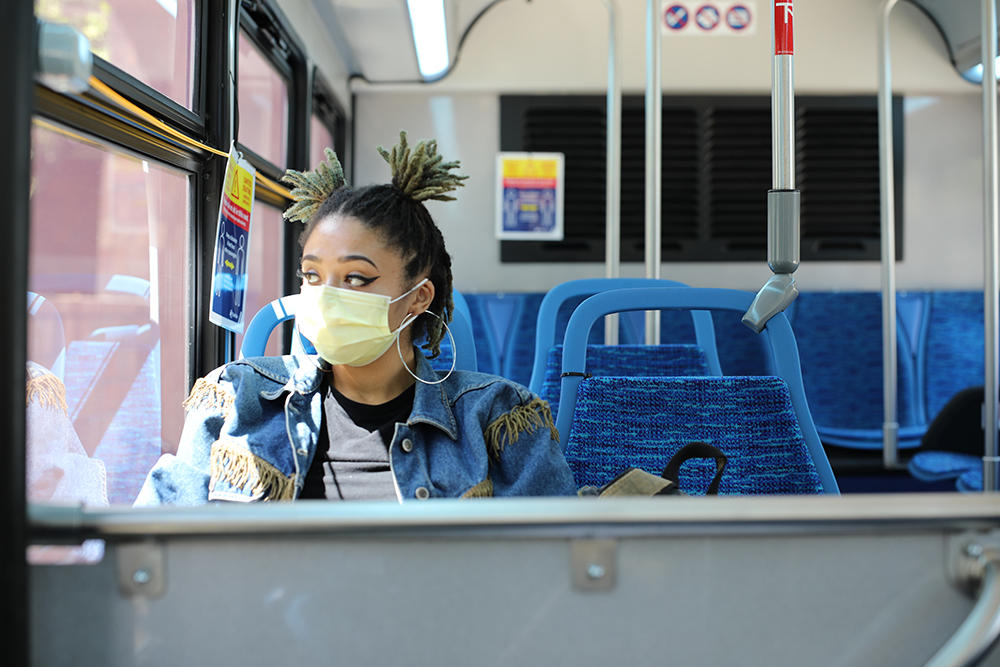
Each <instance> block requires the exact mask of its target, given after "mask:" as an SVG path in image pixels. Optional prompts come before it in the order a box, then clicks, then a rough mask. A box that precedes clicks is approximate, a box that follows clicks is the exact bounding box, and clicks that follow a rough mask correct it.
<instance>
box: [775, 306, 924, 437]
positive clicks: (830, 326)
mask: <svg viewBox="0 0 1000 667" xmlns="http://www.w3.org/2000/svg"><path fill="white" fill-rule="evenodd" d="M923 300H924V297H923V295H912V296H908V295H904V294H900V295H899V296H898V299H897V311H900V312H901V313H903V317H897V350H898V352H897V378H898V381H897V387H898V389H897V421H898V423H899V439H898V445H899V448H900V449H908V448H914V447H916V446H918V445H919V444H920V438H921V436H922V435H923V434H924V432H925V431H926V429H927V424H926V418H925V417H924V410H923V402H922V400H921V399H920V396H919V394H920V391H919V381H918V374H917V370H916V355H915V352H914V348H915V340H914V338H915V336H916V332H917V329H918V327H919V324H916V323H915V322H914V319H915V318H914V317H913V313H914V310H919V309H920V306H921V303H922V301H923ZM789 319H790V321H791V323H792V328H793V329H794V331H795V337H796V340H797V341H798V345H799V358H800V361H801V365H802V382H803V385H804V386H805V390H806V396H807V397H808V398H809V407H810V409H811V411H812V417H813V420H814V421H815V423H816V430H817V431H818V432H819V436H820V439H821V440H822V441H823V442H824V443H827V444H831V445H837V446H840V447H850V448H854V449H881V448H882V438H883V434H882V423H883V421H884V415H883V398H882V394H883V392H882V298H881V294H880V293H878V292H806V293H803V294H800V295H799V298H798V299H797V300H796V308H795V312H794V314H793V315H792V316H790V318H789Z"/></svg>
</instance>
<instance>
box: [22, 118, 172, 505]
mask: <svg viewBox="0 0 1000 667" xmlns="http://www.w3.org/2000/svg"><path fill="white" fill-rule="evenodd" d="M188 207H189V197H188V178H187V176H186V175H185V174H183V173H180V172H177V171H173V170H171V169H168V168H166V167H163V166H160V165H157V164H154V163H151V162H148V161H145V160H141V159H138V158H135V157H133V156H131V155H128V154H125V153H122V152H119V151H117V150H115V149H113V148H112V147H110V146H107V145H104V144H102V143H100V142H98V141H96V140H92V139H89V138H86V137H81V136H75V135H73V134H71V133H70V132H69V131H65V130H63V129H62V128H60V127H57V126H54V125H50V124H48V123H45V122H43V121H37V122H36V125H35V128H34V130H33V134H32V176H31V246H30V247H31V255H30V265H29V266H30V268H29V283H28V284H29V290H30V292H29V294H28V312H29V317H28V337H29V343H28V359H29V384H28V396H27V403H28V438H27V450H28V467H29V473H28V494H29V500H32V501H36V502H43V501H47V502H77V501H83V502H85V503H87V504H90V505H100V504H106V503H108V502H110V503H111V504H129V503H131V502H132V501H133V500H134V498H135V496H136V494H137V493H138V491H139V489H140V487H141V486H142V483H143V480H144V479H145V477H146V473H147V472H148V471H149V469H150V468H151V467H152V465H153V463H155V462H156V460H157V458H159V456H160V454H161V453H162V452H171V451H173V450H174V449H175V448H176V446H177V441H178V438H179V436H180V431H181V426H182V423H183V419H184V412H183V407H182V405H181V404H182V402H183V400H184V397H185V394H186V391H187V387H186V373H185V368H186V364H187V352H186V349H187V348H186V345H185V336H186V330H187V319H188V318H187V307H186V305H185V299H186V295H187V294H188V292H189V285H188V275H189V270H188V261H189V259H188V224H189V223H188Z"/></svg>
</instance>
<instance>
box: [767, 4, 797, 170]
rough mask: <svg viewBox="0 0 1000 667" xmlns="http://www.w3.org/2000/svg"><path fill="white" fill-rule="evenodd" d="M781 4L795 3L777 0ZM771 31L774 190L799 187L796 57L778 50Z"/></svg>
mask: <svg viewBox="0 0 1000 667" xmlns="http://www.w3.org/2000/svg"><path fill="white" fill-rule="evenodd" d="M775 4H776V5H779V6H785V5H787V9H788V10H789V11H790V10H791V8H792V3H791V2H777V3H775ZM775 38H776V35H775V33H774V31H772V32H771V50H772V52H774V55H773V56H772V58H771V189H772V190H794V189H795V91H794V89H793V82H794V80H795V56H794V55H792V54H791V53H785V52H781V53H779V51H782V49H775Z"/></svg>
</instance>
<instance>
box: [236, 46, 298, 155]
mask: <svg viewBox="0 0 1000 667" xmlns="http://www.w3.org/2000/svg"><path fill="white" fill-rule="evenodd" d="M238 69H239V79H238V83H237V88H238V94H237V100H238V109H239V135H238V136H239V141H240V143H241V144H243V145H244V146H247V147H249V148H250V149H252V150H253V151H254V152H255V153H257V154H258V155H260V156H261V157H263V158H264V159H266V160H269V161H270V162H271V163H272V164H274V165H277V166H278V167H284V166H285V164H287V159H286V156H287V154H288V82H287V81H286V80H285V79H284V78H283V77H282V76H281V75H280V74H279V73H278V71H277V70H276V69H275V68H274V66H273V65H271V63H270V62H269V61H268V60H267V58H266V56H265V55H264V54H263V53H262V52H261V51H260V49H258V48H257V47H256V46H255V45H254V44H253V42H252V41H250V38H249V37H248V36H247V34H246V33H245V32H242V31H241V32H240V39H239V65H238Z"/></svg>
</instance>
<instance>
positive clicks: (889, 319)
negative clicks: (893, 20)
mask: <svg viewBox="0 0 1000 667" xmlns="http://www.w3.org/2000/svg"><path fill="white" fill-rule="evenodd" d="M898 2H899V0H885V2H884V3H883V5H882V11H881V12H880V13H879V32H878V37H879V40H878V54H879V68H878V74H879V77H878V145H879V189H880V190H881V202H880V204H881V209H880V218H881V234H882V415H883V416H882V463H883V465H884V466H885V467H886V468H895V467H897V466H898V464H899V460H898V456H899V452H898V441H899V418H898V415H897V414H896V375H897V372H898V369H897V366H896V364H897V363H898V362H897V359H896V203H895V194H896V193H895V189H894V188H895V185H894V181H895V178H894V174H893V154H892V150H893V148H892V133H893V119H892V62H891V60H890V53H889V17H890V15H891V14H892V10H893V8H894V7H895V6H896V4H897V3H898Z"/></svg>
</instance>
